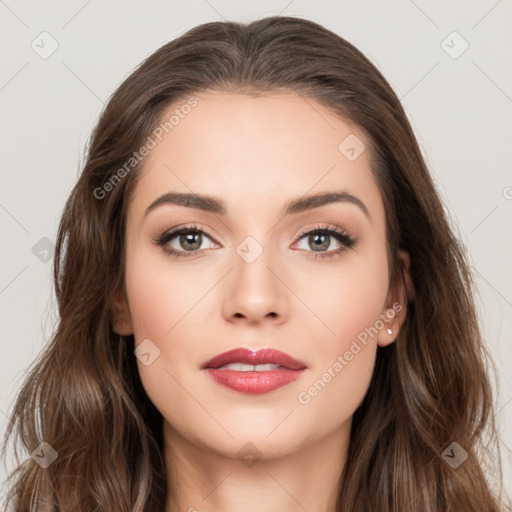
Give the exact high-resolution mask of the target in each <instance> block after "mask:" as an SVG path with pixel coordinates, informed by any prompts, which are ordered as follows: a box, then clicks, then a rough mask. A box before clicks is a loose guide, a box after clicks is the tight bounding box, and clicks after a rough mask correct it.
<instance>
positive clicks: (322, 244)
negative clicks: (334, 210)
mask: <svg viewBox="0 0 512 512" xmlns="http://www.w3.org/2000/svg"><path fill="white" fill-rule="evenodd" d="M319 237H320V238H323V241H322V242H320V243H319V244H317V243H316V239H317V238H319ZM309 242H310V243H311V245H312V247H316V248H317V249H327V248H328V247H329V235H325V234H321V233H315V234H314V235H309ZM315 251H316V249H315Z"/></svg>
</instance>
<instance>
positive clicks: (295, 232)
mask: <svg viewBox="0 0 512 512" xmlns="http://www.w3.org/2000/svg"><path fill="white" fill-rule="evenodd" d="M195 97H196V98H197V100H198V105H197V106H196V107H195V108H194V109H193V110H192V111H191V113H190V114H189V115H188V116H186V117H184V118H183V119H181V120H180V123H179V125H177V126H176V127H175V128H174V129H173V130H172V131H170V132H169V134H168V135H166V136H165V137H164V138H163V140H162V142H160V143H159V144H158V145H157V146H156V147H155V148H154V149H152V150H151V152H150V153H149V155H148V156H147V157H146V160H145V164H144V169H143V171H142V175H141V177H140V182H139V183H138V184H137V187H136V189H135V191H134V194H133V196H132V200H131V203H130V207H129V210H128V218H127V230H126V250H127V262H126V281H125V289H126V291H124V290H120V291H119V293H118V296H117V299H116V303H115V309H114V312H113V328H114V331H115V332H117V333H118V334H122V335H129V334H134V336H135V340H136V345H137V346H138V345H139V344H140V343H141V342H142V341H143V340H145V339H149V340H151V342H152V343H153V344H154V345H155V346H156V347H158V349H159V350H160V355H159V357H157V358H156V359H154V361H153V362H152V363H151V364H150V365H148V366H146V365H144V364H143V363H142V362H141V361H140V360H139V359H137V364H138V369H139V372H140V376H141V379H142V382H143V385H144V388H145V390H146V392H147V394H148V396H149V398H150V400H151V401H152V402H153V403H154V404H155V406H156V407H157V409H158V410H159V411H160V412H161V413H162V415H163V417H164V439H165V460H166V465H167V470H168V471H167V473H168V488H169V489H170V492H169V493H168V499H167V503H166V508H165V511H166V512H178V511H185V510H189V511H193V510H198V511H200V512H210V511H211V512H213V511H215V512H219V511H233V510H237V511H243V512H252V511H261V510H265V511H267V512H273V511H282V510H303V508H302V507H304V509H306V510H308V511H310V512H315V511H317V512H320V511H321V512H326V511H333V510H334V503H335V496H336V492H337V481H338V477H339V475H340V473H341V471H342V469H343V466H344V464H345V459H346V452H347V448H348V444H349V432H350V426H351V421H352V415H353V413H354V411H355V410H356V409H357V407H358V406H359V404H360V403H361V401H362V400H363V398H364V396H365V394H366V392H367V389H368V386H369V383H370V379H371V376H372V372H373V368H374V361H375V354H376V350H377V346H379V345H380V346H385V345H388V344H390V343H392V342H394V340H395V339H396V337H397V335H398V333H399V330H400V326H401V325H402V324H403V321H404V318H405V315H406V309H405V304H403V296H404V291H405V290H403V289H402V288H401V286H399V285H397V286H393V287H391V286H390V283H389V279H388V261H387V256H386V250H385V244H386V238H385V236H386V235H385V216H384V215H385V212H384V206H383V202H382V198H381V195H380V191H379V188H378V187H377V185H376V183H375V182H374V180H373V178H372V176H371V172H370V166H369V155H368V152H369V151H368V150H366V151H363V153H362V154H361V155H360V156H359V157H358V158H357V159H356V160H354V161H349V160H348V159H347V158H346V157H345V155H344V154H342V153H341V152H340V150H339V149H338V146H339V144H340V142H341V141H343V139H345V137H347V136H348V135H349V134H351V133H352V134H355V135H356V136H357V137H358V138H359V139H360V140H361V141H363V142H364V143H365V144H366V139H365V137H364V136H363V135H362V133H360V131H358V130H357V128H356V127H354V126H353V125H351V124H349V123H347V122H346V121H345V120H343V119H341V118H340V117H338V116H336V115H334V114H333V113H331V112H329V111H328V110H326V109H325V108H324V107H323V106H322V105H321V104H319V103H317V102H315V101H313V100H311V99H308V100H307V101H306V100H305V99H303V98H302V97H300V96H298V95H296V94H293V93H271V94H269V93H267V94H264V95H260V96H258V97H251V96H248V95H243V94H236V93H225V92H224V93H220V92H213V91H208V92H206V93H203V94H200V95H195ZM175 108H176V105H174V106H173V107H172V108H170V109H169V112H172V111H173V110H174V109H175ZM163 117H164V118H166V119H167V118H168V116H163ZM339 189H345V190H347V191H348V192H349V193H351V194H352V195H354V196H356V197H358V198H359V199H360V200H361V201H362V202H363V203H364V204H365V205H366V207H367V209H368V212H369V214H370V218H368V217H367V216H366V215H365V214H364V212H363V211H362V210H361V209H360V208H358V207H357V206H356V205H354V204H352V203H348V202H345V203H333V204H328V205H324V206H321V207H319V208H315V209H312V210H309V211H305V212H301V213H298V214H292V215H289V216H287V217H281V215H280V213H281V210H282V208H283V206H284V204H285V203H286V202H287V201H289V200H291V199H293V198H297V197H300V196H304V195H308V194H313V193H317V192H325V191H333V190H339ZM170 191H175V192H195V193H199V194H207V195H212V196H215V197H218V198H220V199H222V200H223V201H224V202H225V204H226V208H227V213H226V215H223V216H222V215H217V214H214V213H209V212H204V211H200V210H196V209H192V208H188V207H185V206H179V205H172V204H164V205H161V206H159V207H157V208H155V209H153V210H152V211H151V212H150V213H149V214H148V215H147V216H146V217H144V211H145V209H146V208H147V207H148V206H149V205H150V204H151V203H152V202H153V201H154V200H155V199H156V198H157V197H159V196H160V195H161V194H163V193H165V192H170ZM188 224H196V225H197V226H198V228H199V229H204V230H205V231H206V232H207V233H208V234H205V235H203V238H202V244H201V249H203V250H202V251H201V252H202V254H198V253H197V252H196V253H195V254H194V255H193V256H191V257H188V258H176V257H173V256H170V255H168V254H166V253H165V252H164V250H163V249H162V247H159V246H158V245H157V244H156V243H155V240H156V239H158V237H159V236H160V235H161V234H162V233H163V232H165V231H166V230H169V229H171V228H174V227H182V226H186V225H188ZM324 224H325V225H328V226H330V227H337V228H345V229H346V230H349V232H350V233H351V234H352V235H355V236H356V237H357V238H358V239H359V241H358V244H357V245H356V247H354V248H351V249H346V250H345V251H343V252H342V253H340V254H339V255H338V256H335V257H334V258H332V259H324V260H322V259H320V258H319V259H314V258H313V257H308V254H309V256H314V255H315V254H319V252H318V251H315V247H314V246H313V243H311V242H310V243H308V236H307V235H306V236H302V237H300V234H301V232H302V231H303V230H306V229H307V230H312V229H315V228H317V227H318V226H319V225H320V226H322V225H324ZM210 235H211V236H210ZM247 236H251V237H253V238H254V239H255V240H256V241H257V242H258V243H259V244H260V246H261V248H262V249H263V252H262V254H261V255H259V257H257V258H256V259H255V261H253V262H251V263H248V262H247V261H246V260H245V259H243V258H242V257H241V256H240V255H239V254H238V253H237V251H236V249H237V247H238V246H239V244H240V243H241V242H242V241H243V240H244V239H245V238H246V237H247ZM185 244H186V242H185ZM326 244H329V238H328V239H327V242H326ZM168 245H171V246H172V247H173V248H175V249H176V250H181V251H184V252H186V251H187V248H188V251H189V254H190V248H189V247H190V246H187V245H183V244H180V236H179V235H178V236H175V237H174V238H173V239H172V241H169V242H168ZM325 247H326V248H325ZM340 247H342V243H341V242H338V241H337V240H336V239H335V238H334V237H331V238H330V245H328V246H327V245H326V246H324V248H323V249H321V251H323V254H325V253H326V252H333V251H335V250H336V249H338V248H340ZM250 250H252V251H254V250H255V249H254V247H253V248H252V249H250ZM321 254H322V252H320V254H319V255H320V256H321ZM399 256H400V258H401V259H402V260H403V262H404V264H405V270H404V272H405V276H406V279H407V282H409V283H410V274H409V257H408V254H407V253H406V252H404V251H400V253H399ZM399 303H400V304H402V307H401V310H400V311H399V312H397V313H396V314H395V315H394V317H393V318H391V319H389V318H388V317H385V316H384V315H385V313H386V311H396V309H395V310H393V309H392V305H393V304H395V305H396V304H399ZM271 313H274V314H271ZM383 316H384V318H385V320H386V322H385V325H384V327H382V328H381V329H379V330H378V334H375V335H373V336H370V337H369V339H368V341H367V344H366V345H363V344H362V343H359V345H360V346H361V347H362V349H361V350H360V351H359V352H358V353H357V354H356V355H354V357H353V358H352V359H351V360H350V361H348V364H347V365H346V366H344V367H343V369H342V371H339V372H338V373H335V375H336V376H335V377H333V378H332V379H331V380H330V382H328V383H327V384H326V385H325V387H324V388H323V389H322V390H321V391H320V392H318V393H317V394H316V396H314V397H311V400H310V401H309V403H307V404H303V403H300V402H299V401H298V398H297V397H298V394H299V393H300V392H304V391H307V390H308V388H309V387H310V386H311V385H312V384H313V383H314V382H315V381H316V380H317V379H319V378H320V377H322V375H323V374H324V372H325V371H326V370H327V369H328V368H329V367H332V366H333V364H334V363H335V361H336V360H337V358H338V356H339V355H341V356H343V354H345V352H346V351H347V350H349V349H350V347H351V344H352V343H353V341H354V340H356V339H357V336H358V335H359V334H360V333H361V332H363V331H364V329H365V328H369V327H370V326H374V325H376V322H377V321H378V320H379V319H382V318H383ZM388 328H389V329H391V330H392V334H388V332H387V329H388ZM237 347H246V348H261V347H271V348H275V349H278V350H281V351H283V352H286V353H288V354H290V355H291V356H293V357H294V358H296V359H298V360H300V361H302V362H304V363H306V365H307V366H308V369H307V371H306V373H305V374H304V375H303V376H302V377H301V378H299V379H298V380H297V381H295V382H292V383H290V384H287V385H285V386H283V387H281V388H279V389H277V390H275V391H272V392H270V393H267V394H263V395H247V394H243V393H238V392H236V391H233V390H231V389H228V388H225V387H223V386H221V385H219V384H217V383H215V382H214V381H212V380H211V379H210V378H209V377H208V376H207V375H205V373H204V371H202V370H201V366H202V364H203V363H204V362H206V361H207V360H209V359H210V358H212V357H213V356H215V355H217V354H220V353H222V352H224V351H227V350H230V349H233V348H237ZM331 372H332V370H331ZM248 442H250V443H252V445H254V446H255V447H256V448H257V450H258V453H259V454H260V455H261V459H260V460H258V461H257V462H256V463H254V464H253V465H251V466H249V465H246V464H245V463H244V462H243V461H242V460H241V458H240V456H239V455H237V454H238V452H239V450H240V449H241V448H242V447H244V445H246V443H248ZM246 449H247V448H246ZM249 450H250V449H249ZM252 450H253V451H254V450H255V449H254V448H252ZM171 497H173V498H172V499H171Z"/></svg>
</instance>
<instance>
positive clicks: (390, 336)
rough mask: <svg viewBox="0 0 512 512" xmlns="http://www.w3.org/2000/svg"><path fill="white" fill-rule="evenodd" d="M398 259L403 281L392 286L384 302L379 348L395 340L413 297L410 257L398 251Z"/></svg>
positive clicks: (378, 341) (405, 252)
mask: <svg viewBox="0 0 512 512" xmlns="http://www.w3.org/2000/svg"><path fill="white" fill-rule="evenodd" d="M398 257H399V258H400V264H401V272H402V278H403V279H402V280H401V281H399V282H398V283H396V284H395V285H394V286H393V288H392V289H391V290H390V291H389V294H388V297H387V300H386V311H385V313H384V315H383V319H384V322H383V323H384V326H383V328H382V329H381V330H380V332H379V335H378V337H377V344H378V345H379V346H381V347H385V346H387V345H390V344H391V343H393V342H394V341H395V340H396V338H397V336H398V333H399V332H400V328H401V326H402V325H403V323H404V321H405V317H406V315H407V301H408V300H412V299H413V298H414V295H415V290H414V285H413V282H412V277H411V270H410V269H411V258H410V255H409V253H408V252H407V251H404V250H399V251H398Z"/></svg>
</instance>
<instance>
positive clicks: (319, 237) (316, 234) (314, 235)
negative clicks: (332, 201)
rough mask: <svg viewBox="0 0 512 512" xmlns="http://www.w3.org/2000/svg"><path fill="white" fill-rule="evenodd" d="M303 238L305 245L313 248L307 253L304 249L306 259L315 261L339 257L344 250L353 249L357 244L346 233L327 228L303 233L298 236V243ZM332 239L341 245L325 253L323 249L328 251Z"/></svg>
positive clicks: (323, 227) (355, 240)
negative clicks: (309, 258)
mask: <svg viewBox="0 0 512 512" xmlns="http://www.w3.org/2000/svg"><path fill="white" fill-rule="evenodd" d="M306 237H307V238H306ZM304 238H305V241H306V245H309V246H310V247H313V248H314V249H313V251H307V248H306V251H307V252H308V257H312V258H315V259H317V258H333V257H335V256H340V255H341V253H342V252H344V251H345V250H347V249H352V248H354V247H355V246H356V245H357V242H358V239H357V238H356V237H354V236H352V235H351V234H350V233H348V232H347V231H344V230H341V229H336V228H332V227H329V226H318V227H317V228H315V229H313V230H310V231H306V232H303V233H301V235H300V240H299V241H302V240H303V239H304ZM333 238H334V239H335V240H336V241H337V242H338V243H339V244H341V247H339V248H338V249H335V250H331V251H325V249H328V248H329V247H330V246H331V245H332V244H331V242H332V239H333Z"/></svg>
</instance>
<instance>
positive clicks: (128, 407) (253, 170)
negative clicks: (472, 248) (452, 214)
mask: <svg viewBox="0 0 512 512" xmlns="http://www.w3.org/2000/svg"><path fill="white" fill-rule="evenodd" d="M189 244H191V245H189ZM54 281H55V287H56V294H57V297H58V303H59V313H60V322H59V325H58V328H57V329H56V332H55V334H54V336H53V339H52V340H51V343H50V344H49V345H48V347H47V348H46V349H45V350H44V352H43V353H42V355H41V358H40V359H39V360H38V361H37V363H36V364H35V365H34V367H33V368H32V369H31V372H30V374H29V375H28V377H27V379H26V382H25V383H24V385H23V388H22V389H21V392H20V394H19V396H18V398H17V401H16V403H15V406H14V409H13V413H12V417H11V421H10V423H9V428H8V433H7V436H9V435H10V434H11V433H12V431H15V432H16V433H17V435H18V436H19V439H20V440H21V442H22V443H23V445H24V446H25V448H26V449H27V450H28V451H29V453H30V454H31V458H30V459H28V461H26V462H25V463H24V464H22V465H20V467H19V468H18V469H17V471H16V472H14V473H13V479H14V480H15V484H13V486H12V497H13V499H14V502H15V503H16V508H15V510H17V511H25V510H37V507H36V508H30V507H31V505H30V504H31V503H37V504H39V505H40V506H41V507H42V506H43V505H44V507H46V508H41V509H42V510H43V509H44V510H60V511H68V510H69V511H70V510H78V509H79V510H81V511H89V510H90V511H93V510H109V511H118V510H119V511H121V510H122V511H141V512H142V511H148V512H149V511H165V512H177V511H178V510H189V511H193V510H198V511H214V510H239V511H249V510H251V511H252V510H265V511H273V510H308V511H310V512H313V511H328V512H331V511H332V512H334V511H351V512H358V511H361V512H363V511H365V512H368V511H379V512H386V511H389V512H391V511H415V512H419V511H425V512H427V511H436V512H441V511H455V512H458V511H461V512H462V511H464V512H468V511H478V512H481V511H484V510H485V511H489V512H491V511H498V510H500V505H499V500H498V498H497V494H495V493H493V491H492V490H491V482H490V480H489V479H488V477H487V475H486V471H489V470H491V469H495V470H496V472H497V473H499V464H498V465H497V467H495V468H491V467H489V468H488V467H487V466H486V465H485V463H484V460H485V457H484V456H485V455H486V454H488V453H490V452H486V451H485V450H484V445H483V439H484V434H487V435H490V436H491V437H490V440H491V441H493V442H495V439H496V432H495V426H494V418H493V410H492V397H491V390H490V385H489V382H488V377H487V375H486V369H485V368H486V366H485V362H486V360H487V357H488V355H487V352H486V350H485V347H484V345H483V343H482V336H481V333H480V330H479V326H478V323H477V317H476V313H475V307H474V303H473V296H472V293H473V291H472V290H473V283H472V280H471V275H470V272H469V266H468V263H467V260H466V256H465V253H464V249H463V247H462V245H461V244H460V242H459V241H458V240H457V238H456V237H455V236H454V234H453V232H452V230H451V228H450V226H449V221H448V219H447V218H446V215H445V212H444V210H443V205H442V203H441V202H440V199H439V197H438V194H437V192H436V190H435V187H434V185H433V182H432V180H431V177H430V175H429V172H428V170H427V168H426V166H425V163H424V161H423V159H422V156H421V153H420V150H419V148H418V144H417V141H416V139H415V137H414V134H413V132H412V129H411V126H410V124H409V122H408V120H407V118H406V115H405V113H404V111H403V109H402V107H401V105H400V103H399V100H398V99H397V97H396V95H395V94H394V92H393V91H392V89H391V88H390V86H389V84H388V83H387V82H386V80H385V79H384V78H383V77H382V75H381V74H380V73H379V72H378V71H377V69H376V68H375V66H373V65H372V64H371V63H370V62H369V60H368V59H367V58H366V57H364V56H363V55H362V53H361V52H359V51H358V50H357V49H356V48H354V47H353V46H352V45H351V44H349V43H348V42H347V41H345V40H344V39H342V38H341V37H339V36H337V35H336V34H334V33H332V32H330V31H328V30H326V29H325V28H323V27H321V26H320V25H318V24H316V23H313V22H311V21H308V20H303V19H297V18H292V17H270V18H266V19H262V20H258V21H255V22H253V23H250V24H246V25H244V24H239V23H232V22H224V23H222V22H221V23H207V24H205V25H201V26H199V27H196V28H194V29H192V30H190V31H189V32H187V33H186V34H184V35H183V36H182V37H180V38H178V39H176V40H174V41H171V42H170V43H168V44H166V45H165V46H163V47H162V48H160V49H159V50H158V51H156V52H155V53H154V54H153V55H151V56H150V57H149V58H147V59H146V60H145V61H144V62H143V63H142V64H141V65H140V66H139V67H138V69H136V70H135V71H134V72H133V73H132V74H131V76H129V77H128V78H127V79H126V80H125V81H124V82H123V83H122V84H121V86H120V87H119V88H118V90H117V91H116V92H115V94H114V95H113V96H112V98H111V99H110V101H109V103H108V105H107V106H106V108H105V110H104V112H103V113H102V116H101V118H100V120H99V123H98V125H97V126H96V128H95V130H94V133H93V135H92V138H91V142H90V145H89V148H88V158H87V161H86V163H85V167H84V170H83V173H82V174H81V176H80V178H79V180H78V183H77V184H76V186H75V188H74V189H73V191H72V193H71V195H70V197H69V199H68V201H67V204H66V206H65V209H64V213H63V216H62V220H61V223H60V226H59V232H58V239H57V245H56V257H55V261H54ZM486 439H487V438H486ZM486 446H488V445H486Z"/></svg>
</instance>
